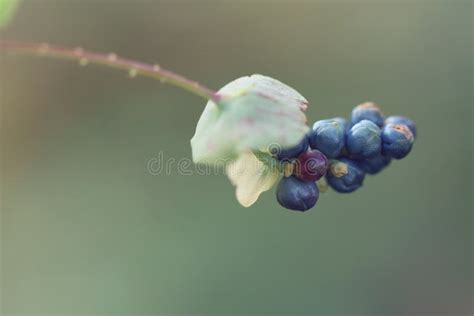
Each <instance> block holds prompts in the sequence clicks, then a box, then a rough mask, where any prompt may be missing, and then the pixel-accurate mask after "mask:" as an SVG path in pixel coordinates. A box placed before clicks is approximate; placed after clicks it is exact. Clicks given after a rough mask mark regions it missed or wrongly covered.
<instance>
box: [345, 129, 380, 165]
mask: <svg viewBox="0 0 474 316" xmlns="http://www.w3.org/2000/svg"><path fill="white" fill-rule="evenodd" d="M381 146H382V141H381V136H380V128H379V127H378V126H377V125H375V123H373V122H371V121H368V120H362V121H360V122H359V123H357V124H355V125H354V126H352V127H351V129H350V130H348V131H347V135H346V149H347V151H348V153H349V155H350V156H351V157H353V158H356V159H368V158H372V157H375V156H377V155H378V154H380V150H381Z"/></svg>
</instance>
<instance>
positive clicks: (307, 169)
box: [295, 149, 329, 182]
mask: <svg viewBox="0 0 474 316" xmlns="http://www.w3.org/2000/svg"><path fill="white" fill-rule="evenodd" d="M328 165H329V162H328V159H327V158H326V156H325V155H324V154H323V153H322V152H320V151H319V150H314V149H313V150H308V151H306V152H304V153H302V154H301V155H299V156H298V159H296V162H295V175H296V176H297V177H298V178H299V179H301V180H303V181H311V182H316V181H318V180H319V179H321V178H322V177H324V176H325V175H326V172H327V170H328Z"/></svg>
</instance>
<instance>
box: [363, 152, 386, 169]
mask: <svg viewBox="0 0 474 316" xmlns="http://www.w3.org/2000/svg"><path fill="white" fill-rule="evenodd" d="M390 161H391V158H390V157H388V156H384V155H381V154H379V155H377V156H375V157H373V158H369V159H365V160H361V161H359V165H360V166H361V168H362V170H364V171H365V172H367V173H368V174H376V173H379V172H380V171H382V170H383V169H384V168H385V167H387V166H388V165H389V164H390Z"/></svg>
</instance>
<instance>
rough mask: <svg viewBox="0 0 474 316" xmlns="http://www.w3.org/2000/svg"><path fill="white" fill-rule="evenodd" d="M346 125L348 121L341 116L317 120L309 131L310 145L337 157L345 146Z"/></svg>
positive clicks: (331, 156) (327, 155)
mask: <svg viewBox="0 0 474 316" xmlns="http://www.w3.org/2000/svg"><path fill="white" fill-rule="evenodd" d="M346 127H347V121H346V120H345V119H343V118H340V117H337V118H333V119H329V120H321V121H317V122H316V123H314V125H313V129H312V130H311V132H310V133H309V136H308V138H309V145H310V146H311V148H313V149H317V150H319V151H321V152H322V153H323V154H325V155H326V157H328V158H336V157H338V156H340V155H341V152H342V149H343V148H344V138H345V132H346Z"/></svg>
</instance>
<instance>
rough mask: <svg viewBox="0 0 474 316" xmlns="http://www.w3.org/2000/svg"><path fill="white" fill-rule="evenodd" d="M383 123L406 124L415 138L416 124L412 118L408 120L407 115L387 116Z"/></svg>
mask: <svg viewBox="0 0 474 316" xmlns="http://www.w3.org/2000/svg"><path fill="white" fill-rule="evenodd" d="M385 124H403V125H406V126H408V128H409V129H410V131H411V132H412V133H413V137H415V138H416V124H415V122H413V121H412V120H410V119H409V118H408V117H405V116H400V115H394V116H389V117H387V118H386V119H385Z"/></svg>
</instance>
